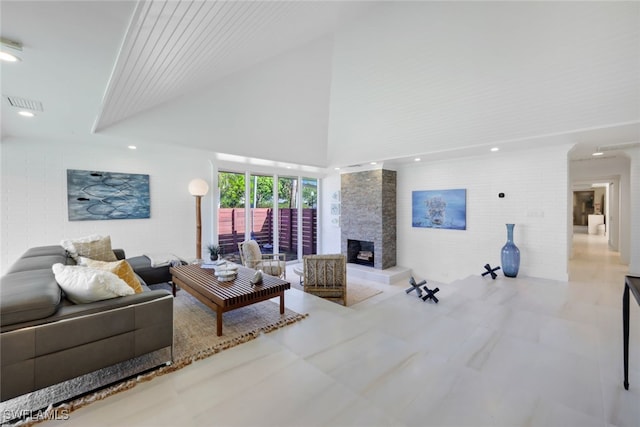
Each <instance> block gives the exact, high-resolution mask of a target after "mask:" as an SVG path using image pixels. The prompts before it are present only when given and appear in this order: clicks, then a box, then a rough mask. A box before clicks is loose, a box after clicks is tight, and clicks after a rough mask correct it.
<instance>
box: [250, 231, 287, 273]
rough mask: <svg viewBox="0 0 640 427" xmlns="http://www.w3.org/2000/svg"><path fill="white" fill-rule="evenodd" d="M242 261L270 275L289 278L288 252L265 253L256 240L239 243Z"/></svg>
mask: <svg viewBox="0 0 640 427" xmlns="http://www.w3.org/2000/svg"><path fill="white" fill-rule="evenodd" d="M238 250H239V251H240V262H241V263H242V265H244V266H245V267H248V268H253V269H254V270H260V271H262V272H263V273H264V274H268V275H270V276H276V277H280V278H281V279H286V278H287V262H286V254H263V253H262V252H261V251H260V246H259V245H258V242H256V241H255V240H246V241H244V242H240V243H238Z"/></svg>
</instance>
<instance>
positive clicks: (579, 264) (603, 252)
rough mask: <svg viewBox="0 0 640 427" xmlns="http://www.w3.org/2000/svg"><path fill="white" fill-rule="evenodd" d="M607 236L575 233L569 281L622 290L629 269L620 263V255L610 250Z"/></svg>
mask: <svg viewBox="0 0 640 427" xmlns="http://www.w3.org/2000/svg"><path fill="white" fill-rule="evenodd" d="M607 240H608V239H607V236H601V235H594V234H587V233H581V232H576V230H574V233H573V256H572V258H571V259H570V260H569V281H570V282H585V283H602V284H603V285H605V286H607V285H612V284H613V285H615V286H619V287H620V289H622V287H621V284H623V283H624V276H625V275H626V274H627V273H628V271H629V267H628V266H627V265H624V264H622V263H621V262H620V253H619V252H615V251H612V250H610V249H609V245H608V243H607Z"/></svg>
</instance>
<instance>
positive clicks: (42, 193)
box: [0, 138, 212, 274]
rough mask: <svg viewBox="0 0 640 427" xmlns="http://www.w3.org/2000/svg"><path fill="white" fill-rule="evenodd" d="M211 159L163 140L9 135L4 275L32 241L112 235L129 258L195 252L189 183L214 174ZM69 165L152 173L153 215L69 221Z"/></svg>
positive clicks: (206, 213)
mask: <svg viewBox="0 0 640 427" xmlns="http://www.w3.org/2000/svg"><path fill="white" fill-rule="evenodd" d="M112 144H113V143H112ZM139 145H141V144H139ZM209 158H210V156H209V155H208V154H207V153H205V152H202V151H197V150H188V149H183V148H169V147H165V146H159V145H157V146H153V147H151V146H146V148H145V147H142V146H141V147H139V149H138V150H135V151H132V150H128V149H127V148H126V144H125V143H123V144H114V145H110V146H109V145H101V144H99V143H96V142H95V140H92V141H91V142H89V141H83V142H80V143H69V142H60V141H52V140H44V139H42V140H38V139H32V140H27V139H20V140H16V139H11V138H8V139H6V140H3V141H2V158H1V161H2V182H1V190H2V193H1V194H2V198H1V199H0V200H1V206H0V230H1V239H0V255H1V259H0V274H2V272H4V271H5V270H6V269H7V268H8V267H9V266H10V265H11V264H12V263H13V262H14V261H15V260H16V259H17V258H18V257H19V256H20V255H22V254H23V253H24V251H25V250H26V249H28V248H29V247H32V246H40V245H51V244H57V243H59V242H60V240H62V239H63V238H70V237H82V236H86V235H88V234H92V233H98V234H109V235H111V240H112V244H113V245H114V247H118V248H123V249H125V251H126V253H127V256H136V255H142V254H143V253H144V252H165V251H166V252H171V253H175V254H177V255H180V256H183V257H195V202H194V199H193V197H192V196H191V195H190V194H189V192H188V190H187V186H188V183H189V181H190V180H191V179H193V178H204V179H207V180H209V179H210V178H211V166H210V163H209V160H208V159H209ZM67 169H85V170H99V171H111V172H130V173H141V174H148V175H149V186H150V192H151V218H149V219H136V220H112V221H69V220H68V216H67V202H66V198H67V193H66V188H67V182H66V179H67V175H66V170H67ZM211 194H212V193H211V192H209V194H208V195H207V196H206V197H205V198H204V199H203V208H202V214H203V234H202V241H203V244H204V245H206V244H207V243H209V240H210V237H209V236H210V233H211V226H210V224H211V221H210V218H211V216H210V212H211V209H210V206H211V200H212V199H211V197H212V196H211Z"/></svg>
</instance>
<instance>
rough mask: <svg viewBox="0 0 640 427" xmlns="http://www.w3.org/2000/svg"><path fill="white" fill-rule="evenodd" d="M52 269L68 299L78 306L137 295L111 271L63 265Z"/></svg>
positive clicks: (56, 265) (59, 264)
mask: <svg viewBox="0 0 640 427" xmlns="http://www.w3.org/2000/svg"><path fill="white" fill-rule="evenodd" d="M51 269H52V270H53V274H54V275H55V276H56V282H58V284H59V285H60V287H61V288H62V289H63V290H64V292H65V294H67V298H69V299H70V300H71V301H72V302H74V303H76V304H84V303H88V302H94V301H101V300H104V299H110V298H115V297H119V296H125V295H133V294H134V293H135V292H134V290H133V289H132V288H131V287H130V286H129V285H127V282H125V281H124V280H122V279H121V278H119V277H118V276H116V275H115V274H113V273H111V272H109V271H104V270H98V269H95V268H91V267H82V266H79V265H64V264H61V263H57V264H54V265H53V267H51Z"/></svg>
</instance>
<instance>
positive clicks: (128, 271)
mask: <svg viewBox="0 0 640 427" xmlns="http://www.w3.org/2000/svg"><path fill="white" fill-rule="evenodd" d="M78 263H79V264H80V265H85V266H87V267H91V268H97V269H99V270H104V271H110V272H111V273H113V274H115V275H116V276H118V277H119V278H121V279H122V280H124V281H125V282H126V283H127V285H129V286H130V287H131V289H133V291H134V292H135V293H136V294H139V293H140V292H142V284H141V283H140V280H138V278H137V277H136V273H134V272H133V268H131V265H130V264H129V263H128V262H127V261H125V260H120V261H115V262H105V261H97V260H95V259H90V258H85V257H80V258H79V262H78Z"/></svg>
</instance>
